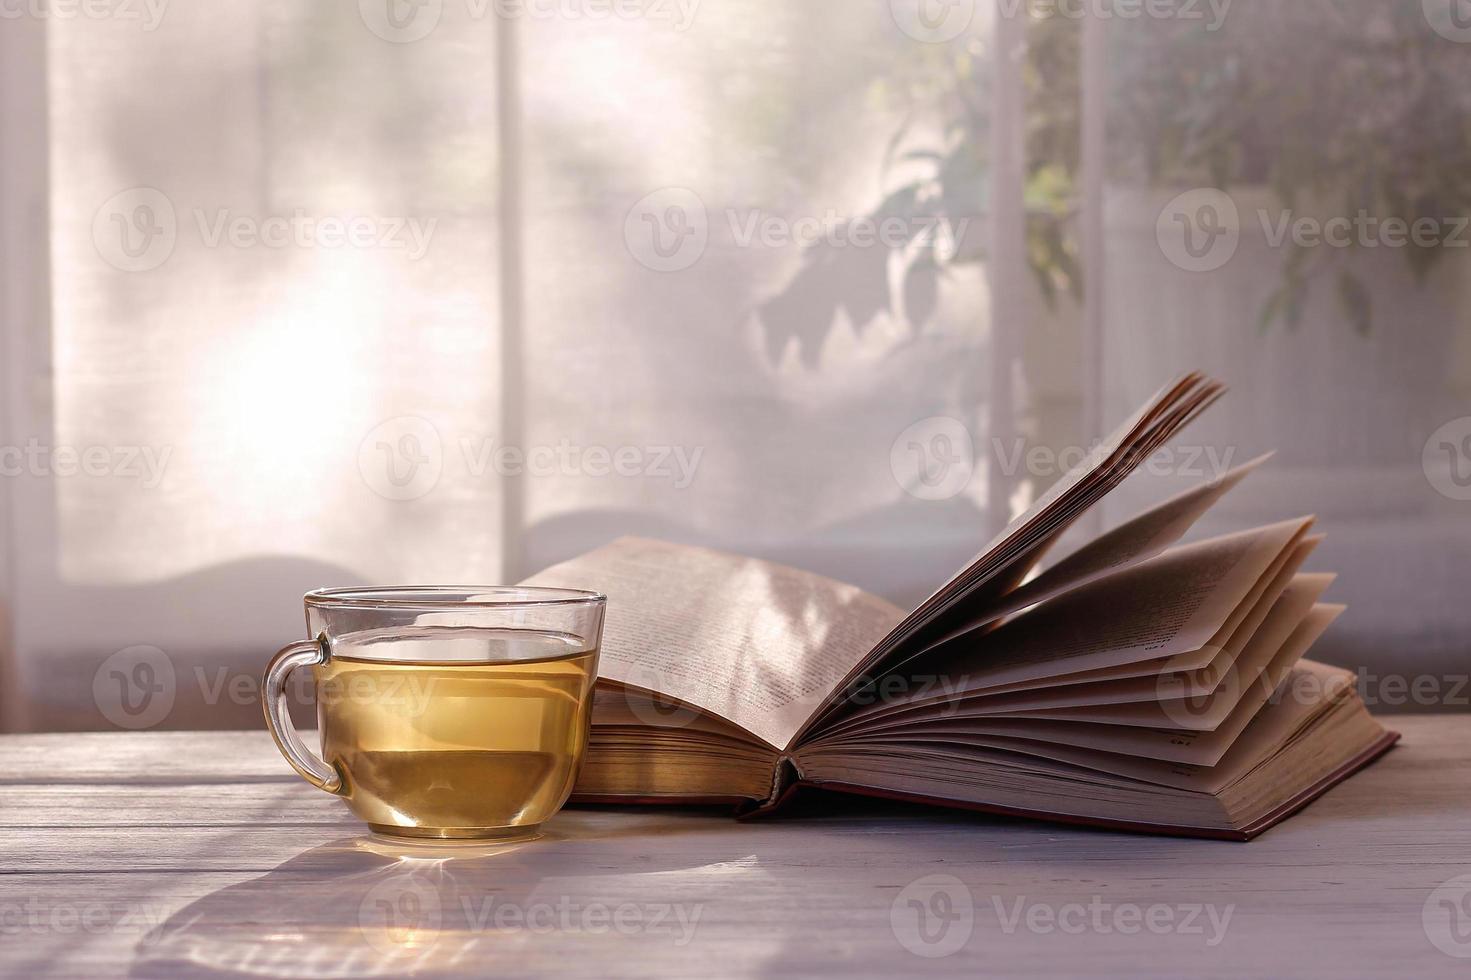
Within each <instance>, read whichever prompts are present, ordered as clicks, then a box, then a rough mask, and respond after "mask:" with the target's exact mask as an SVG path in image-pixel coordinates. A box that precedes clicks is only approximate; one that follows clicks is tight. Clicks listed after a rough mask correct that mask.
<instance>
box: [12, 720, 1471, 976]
mask: <svg viewBox="0 0 1471 980" xmlns="http://www.w3.org/2000/svg"><path fill="white" fill-rule="evenodd" d="M1394 723H1395V727H1398V728H1399V729H1400V730H1402V731H1403V732H1404V735H1405V738H1404V741H1403V743H1402V744H1401V746H1400V747H1399V748H1397V749H1395V750H1394V751H1393V752H1391V753H1390V754H1389V755H1388V756H1386V757H1385V758H1384V759H1383V760H1381V761H1380V762H1379V763H1377V764H1376V765H1374V766H1373V767H1371V768H1370V769H1368V770H1367V771H1365V772H1363V773H1361V774H1359V775H1358V776H1355V777H1354V778H1352V779H1350V780H1348V781H1347V782H1346V783H1344V784H1343V785H1341V786H1339V787H1337V788H1336V789H1334V790H1333V791H1331V792H1330V793H1328V794H1327V795H1326V796H1324V797H1323V798H1322V799H1321V800H1319V801H1318V802H1317V803H1315V804H1313V805H1312V806H1311V807H1309V808H1308V809H1307V810H1306V811H1304V812H1303V813H1302V814H1300V815H1298V816H1297V817H1295V818H1293V819H1292V820H1290V821H1288V822H1287V823H1286V824H1283V825H1282V826H1280V827H1278V828H1276V829H1275V830H1272V831H1270V832H1268V833H1267V834H1265V835H1263V836H1262V837H1260V838H1259V839H1257V840H1256V841H1253V842H1251V843H1248V844H1238V843H1226V842H1213V841H1193V840H1176V839H1167V838H1154V837H1147V836H1138V835H1127V834H1115V833H1103V832H1096V831H1089V830H1082V829H1068V828H1063V827H1056V826H1049V825H1045V824H1039V823H1031V822H1025V821H1019V820H1004V819H999V818H988V817H985V816H977V815H972V814H963V813H955V812H945V811H939V810H932V809H927V808H922V807H906V806H901V805H897V804H895V805H889V804H881V803H873V802H867V801H853V802H852V803H851V804H849V803H845V802H844V800H843V798H840V797H835V796H823V797H820V798H819V799H817V800H816V801H814V803H813V804H811V805H809V806H808V807H806V808H805V810H804V812H802V813H801V814H800V815H798V816H796V817H792V818H788V819H781V820H776V821H769V822H764V823H763V822H757V823H750V824H741V823H736V822H734V821H733V820H731V819H730V818H729V817H728V816H726V815H724V814H717V813H713V812H709V811H690V810H663V809H659V810H650V809H643V810H640V809H632V808H624V809H611V810H610V809H569V810H566V811H564V812H563V813H561V814H559V815H558V816H557V817H556V818H555V819H554V820H553V821H551V822H550V823H549V824H548V825H547V828H548V833H547V835H546V836H545V837H544V838H543V839H541V840H539V841H536V842H533V843H528V844H522V845H519V846H507V847H504V848H501V849H483V848H477V847H470V848H459V849H455V848H444V847H432V846H429V847H421V848H414V847H404V846H401V845H394V844H391V843H388V842H386V841H382V840H379V839H375V838H373V837H371V836H369V835H367V834H366V832H365V828H364V827H363V826H362V825H360V824H358V823H356V822H355V821H354V820H353V818H352V817H351V815H350V814H349V813H348V812H347V810H346V808H345V807H344V806H343V805H342V803H341V802H340V801H338V800H337V799H335V798H333V797H330V796H328V795H326V794H324V793H321V792H318V791H317V790H315V789H313V788H311V787H310V786H308V785H306V784H305V783H304V782H302V781H301V780H299V779H297V778H296V777H295V776H294V775H292V774H291V772H290V771H289V770H288V769H287V767H286V764H285V762H284V761H283V760H282V759H281V758H280V757H279V756H278V755H277V754H276V750H275V748H274V747H273V746H272V745H271V744H270V742H269V740H268V739H267V737H266V736H265V735H264V734H263V733H255V732H236V733H191V732H157V733H136V734H135V733H118V734H64V735H17V736H6V737H3V738H0V784H3V787H0V799H3V804H0V823H3V830H0V976H4V977H43V976H75V977H86V978H100V977H118V976H127V977H175V976H190V977H192V976H293V977H368V976H403V975H416V976H461V975H463V976H489V975H494V976H527V975H533V976H534V975H541V974H550V975H556V976H588V977H609V976H630V977H640V978H647V977H657V976H668V975H673V976H696V975H698V976H731V975H752V974H758V975H763V976H764V975H771V974H783V973H791V974H798V975H809V976H810V975H812V974H815V973H828V972H830V973H841V974H843V975H848V976H853V975H895V974H897V975H901V976H923V975H928V974H932V973H934V974H961V973H964V974H969V975H975V974H977V973H983V974H998V975H1008V976H1009V975H1026V976H1044V975H1056V976H1077V975H1084V974H1086V975H1093V974H1116V975H1120V976H1125V975H1126V976H1134V977H1137V976H1151V975H1158V976H1179V975H1183V974H1185V973H1187V972H1188V973H1190V974H1201V975H1231V976H1240V975H1262V976H1274V977H1286V976H1323V977H1332V978H1334V980H1341V978H1344V977H1355V976H1414V977H1420V978H1423V977H1434V976H1447V977H1449V976H1457V977H1466V976H1467V975H1468V974H1471V716H1459V717H1457V716H1441V717H1406V718H1396V719H1394ZM1462 876H1465V877H1462Z"/></svg>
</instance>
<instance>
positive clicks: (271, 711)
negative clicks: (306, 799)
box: [261, 640, 342, 795]
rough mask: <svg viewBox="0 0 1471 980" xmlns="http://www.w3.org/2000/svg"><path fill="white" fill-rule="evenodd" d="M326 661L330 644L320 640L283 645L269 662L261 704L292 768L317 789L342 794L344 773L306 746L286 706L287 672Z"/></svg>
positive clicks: (262, 688) (268, 725) (272, 734)
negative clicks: (339, 773) (327, 644)
mask: <svg viewBox="0 0 1471 980" xmlns="http://www.w3.org/2000/svg"><path fill="white" fill-rule="evenodd" d="M326 662H327V648H326V646H325V645H324V644H323V643H322V642H321V641H319V640H304V641H302V642H301V643H293V644H291V645H290V646H289V647H285V648H283V649H282V650H281V651H280V652H279V653H277V654H276V655H275V656H274V657H272V658H271V662H270V663H269V664H268V665H267V666H266V679H265V683H264V685H262V687H261V706H262V707H263V708H264V709H265V712H266V727H267V728H268V729H270V731H271V738H273V739H275V740H276V748H278V749H280V750H281V754H282V755H284V756H285V757H286V761H287V762H289V763H291V768H292V769H295V770H296V771H297V773H298V774H299V775H300V776H301V778H303V779H305V780H306V781H307V782H309V783H311V784H312V785H313V786H315V787H316V788H317V789H320V790H326V791H327V792H328V793H333V794H336V795H341V794H342V777H341V776H339V775H338V774H337V770H336V769H333V768H332V767H331V766H329V765H327V763H325V762H323V761H322V760H321V759H319V758H318V757H317V756H316V755H315V754H313V752H312V751H311V750H310V749H308V748H307V747H306V743H305V742H303V741H302V740H301V736H300V735H298V734H297V733H296V727H295V726H294V725H292V724H291V713H290V712H289V711H287V710H286V678H287V676H288V675H289V674H290V673H291V672H292V671H293V670H295V669H296V668H298V667H311V666H314V665H316V664H324V663H326Z"/></svg>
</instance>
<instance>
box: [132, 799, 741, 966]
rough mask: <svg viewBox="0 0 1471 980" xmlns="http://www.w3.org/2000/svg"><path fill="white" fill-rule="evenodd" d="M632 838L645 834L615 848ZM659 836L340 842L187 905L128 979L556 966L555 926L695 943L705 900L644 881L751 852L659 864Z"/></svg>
mask: <svg viewBox="0 0 1471 980" xmlns="http://www.w3.org/2000/svg"><path fill="white" fill-rule="evenodd" d="M681 823H682V822H675V823H674V824H672V825H671V824H670V822H669V821H667V820H665V821H660V822H659V825H658V833H659V835H660V837H661V838H662V839H666V840H667V839H670V838H673V837H677V836H682V835H684V834H688V833H698V832H700V831H701V830H702V829H705V828H708V827H709V826H710V824H709V823H708V822H707V821H703V820H691V821H689V825H688V827H687V828H686V827H682V826H681ZM624 837H642V838H643V840H642V841H641V842H640V845H639V847H638V848H637V849H623V850H620V849H619V848H618V839H619V838H624ZM651 840H653V838H652V837H651V827H650V826H649V825H648V823H647V821H645V820H642V819H633V820H630V821H629V822H628V824H627V825H626V826H623V827H620V828H618V829H613V830H608V829H605V828H590V829H589V830H588V832H579V831H577V830H561V831H549V832H548V833H547V834H546V835H545V836H543V837H541V838H539V839H537V840H534V841H529V842H525V843H516V844H502V845H478V844H462V843H446V844H432V843H426V844H417V843H406V842H402V841H394V840H390V839H388V838H383V837H377V836H371V835H365V836H359V837H348V838H342V839H340V840H335V841H331V842H330V843H327V844H323V845H321V846H319V847H315V848H312V849H311V850H308V851H304V852H302V853H301V854H298V855H297V856H296V857H294V858H292V859H291V860H289V861H287V862H286V863H284V864H282V865H280V866H279V867H277V868H275V869H273V870H271V871H270V872H268V873H267V874H265V875H263V876H261V877H259V878H255V879H252V880H250V881H246V882H242V883H240V884H237V885H231V886H229V887H227V888H222V889H220V890H219V891H216V892H213V893H212V894H209V895H206V896H205V897H203V898H201V899H199V900H198V901H196V902H193V903H191V904H190V905H188V906H186V907H185V908H183V909H181V910H180V911H179V912H178V913H176V914H175V915H173V916H171V917H170V918H169V919H168V921H167V922H165V923H164V924H163V925H161V926H159V927H158V928H156V929H154V930H152V931H151V932H149V933H148V934H147V935H145V936H144V937H143V939H142V940H140V941H139V943H138V946H137V948H136V950H135V957H134V962H133V966H132V971H131V973H130V976H131V977H134V978H145V977H146V978H160V977H175V976H189V977H195V976H215V977H259V976H272V977H343V978H352V977H382V976H406V975H412V976H435V975H440V974H461V973H471V974H475V975H481V974H484V973H485V972H486V970H487V969H489V970H490V971H491V972H495V967H496V964H497V961H498V960H502V961H503V960H504V959H507V958H514V959H515V961H516V963H518V964H520V965H521V966H522V967H524V966H525V965H526V964H528V963H530V962H539V963H540V966H541V968H544V969H547V970H554V969H555V967H556V962H557V959H556V954H555V952H554V950H552V949H551V948H549V947H548V944H547V943H546V942H545V939H546V937H547V936H549V935H551V934H556V935H557V937H558V944H557V948H558V949H560V950H562V951H563V952H565V951H566V946H565V943H566V942H568V941H571V942H575V943H578V944H583V945H585V946H587V947H588V948H596V949H598V950H600V951H601V950H604V949H606V950H608V952H609V955H613V954H614V952H615V950H617V949H620V948H622V949H627V950H628V952H629V953H630V955H631V954H632V953H633V944H637V943H641V942H649V941H662V942H669V943H672V944H674V945H677V946H683V945H687V944H688V943H689V942H690V940H691V939H692V938H693V935H694V928H695V925H696V924H697V923H698V918H699V912H700V906H699V904H698V903H695V902H680V901H676V900H674V898H675V896H665V895H664V894H662V893H661V892H660V890H659V889H658V888H657V886H654V887H651V882H650V881H649V880H648V877H647V876H649V875H658V874H660V873H664V872H677V871H684V870H688V869H691V868H700V869H702V870H705V871H709V872H712V873H713V874H712V877H713V879H715V880H713V881H712V882H711V884H712V885H717V886H718V878H719V873H720V871H721V870H726V869H728V870H731V871H733V872H741V871H749V870H750V868H751V866H753V865H754V864H755V863H756V859H755V857H754V856H752V855H750V854H749V853H747V854H745V855H731V857H730V859H729V860H727V861H718V862H716V863H714V864H711V863H710V861H709V857H708V855H702V858H703V859H702V860H701V861H700V862H699V863H698V864H693V863H688V862H681V861H679V860H661V856H660V848H658V847H650V846H649V844H650V842H651ZM675 850H678V849H675ZM610 939H611V940H614V941H617V940H620V939H621V940H624V941H625V943H629V941H631V943H629V945H626V946H623V947H619V946H617V945H616V944H610V943H609V940H610ZM538 972H539V971H538Z"/></svg>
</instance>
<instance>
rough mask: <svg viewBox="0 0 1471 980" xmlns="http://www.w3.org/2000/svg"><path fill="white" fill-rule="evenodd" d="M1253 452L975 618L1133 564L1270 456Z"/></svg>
mask: <svg viewBox="0 0 1471 980" xmlns="http://www.w3.org/2000/svg"><path fill="white" fill-rule="evenodd" d="M1271 455H1272V454H1271V453H1268V454H1266V455H1264V456H1259V457H1257V458H1256V459H1254V460H1252V461H1251V462H1249V463H1244V464H1243V465H1241V466H1238V467H1236V468H1235V469H1233V470H1230V471H1229V472H1227V473H1225V474H1224V475H1223V476H1221V478H1220V479H1218V480H1213V481H1211V482H1209V483H1204V484H1201V485H1200V486H1198V487H1192V488H1191V489H1189V490H1186V491H1184V492H1183V493H1179V494H1176V495H1175V496H1173V497H1171V498H1170V499H1168V500H1166V501H1164V502H1163V503H1161V504H1158V505H1156V506H1154V507H1151V508H1149V509H1148V510H1146V511H1144V512H1142V513H1140V514H1136V515H1135V516H1134V517H1132V518H1130V519H1129V520H1127V521H1125V522H1124V523H1123V524H1120V525H1119V526H1118V527H1116V528H1114V529H1113V530H1111V531H1108V532H1106V533H1104V534H1101V535H1099V536H1098V537H1096V538H1094V539H1093V540H1092V541H1090V542H1088V543H1087V544H1085V545H1083V546H1082V547H1081V548H1079V549H1078V550H1077V551H1074V552H1073V553H1072V554H1070V555H1068V556H1067V557H1066V558H1063V559H1062V560H1061V561H1059V562H1058V563H1057V564H1055V565H1053V566H1052V567H1051V568H1049V569H1047V570H1046V571H1045V572H1043V573H1042V574H1040V575H1038V576H1037V577H1036V578H1034V579H1032V580H1031V581H1030V582H1027V583H1026V584H1025V585H1022V586H1021V587H1019V588H1017V589H1014V590H1012V591H1011V592H1009V593H1007V594H1006V596H1005V598H1004V600H1003V601H1002V602H1001V603H999V604H998V605H996V606H994V607H993V608H991V609H988V610H986V611H985V613H984V614H983V615H982V616H980V617H978V618H977V619H978V623H979V622H981V621H989V620H994V619H999V618H1000V617H1002V616H1009V615H1011V614H1012V613H1014V612H1017V611H1018V610H1021V609H1025V608H1026V607H1028V606H1032V605H1036V604H1037V603H1039V602H1044V601H1046V600H1047V599H1050V598H1052V597H1053V596H1057V595H1061V594H1062V593H1064V592H1068V591H1070V590H1072V589H1076V588H1077V587H1079V586H1081V585H1086V584H1087V583H1089V582H1092V581H1096V580H1097V579H1100V578H1102V577H1103V576H1105V575H1107V574H1109V573H1110V572H1113V571H1117V570H1119V569H1121V568H1124V567H1126V566H1129V565H1135V564H1138V563H1139V562H1141V561H1144V560H1145V559H1148V558H1153V557H1154V556H1155V555H1158V554H1160V553H1161V552H1163V551H1164V550H1165V549H1166V548H1168V547H1169V546H1170V545H1172V544H1174V543H1176V542H1177V541H1179V540H1180V539H1181V538H1182V537H1184V536H1185V532H1187V531H1189V530H1190V528H1191V527H1193V526H1194V525H1195V522H1196V521H1198V520H1200V518H1201V516H1202V515H1203V514H1205V512H1206V511H1208V510H1210V509H1211V507H1213V506H1214V505H1215V503H1216V501H1218V500H1220V499H1221V498H1222V497H1223V496H1225V495H1226V493H1227V492H1228V491H1230V490H1231V489H1232V488H1233V487H1235V486H1236V485H1237V484H1238V483H1240V482H1241V481H1242V480H1244V479H1245V478H1246V475H1247V474H1248V473H1250V472H1251V471H1252V470H1254V469H1256V468H1257V467H1258V466H1260V465H1262V463H1264V462H1266V461H1267V460H1268V459H1269V458H1271Z"/></svg>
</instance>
